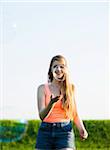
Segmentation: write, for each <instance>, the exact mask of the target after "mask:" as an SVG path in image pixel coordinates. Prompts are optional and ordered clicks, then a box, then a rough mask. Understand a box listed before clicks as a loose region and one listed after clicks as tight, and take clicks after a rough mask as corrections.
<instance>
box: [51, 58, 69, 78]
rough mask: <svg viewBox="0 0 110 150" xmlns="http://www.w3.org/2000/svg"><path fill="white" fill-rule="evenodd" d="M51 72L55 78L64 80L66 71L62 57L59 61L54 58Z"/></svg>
mask: <svg viewBox="0 0 110 150" xmlns="http://www.w3.org/2000/svg"><path fill="white" fill-rule="evenodd" d="M51 72H52V74H53V77H54V78H55V80H57V81H64V80H65V74H66V72H67V67H66V63H65V60H64V59H61V60H60V61H57V60H55V61H54V62H53V64H52V67H51Z"/></svg>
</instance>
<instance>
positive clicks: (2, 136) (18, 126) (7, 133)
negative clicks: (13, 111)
mask: <svg viewBox="0 0 110 150" xmlns="http://www.w3.org/2000/svg"><path fill="white" fill-rule="evenodd" d="M27 124H28V122H27V121H26V120H17V121H12V122H11V121H10V122H8V123H7V122H0V142H5V143H7V142H14V141H18V140H21V139H22V137H23V136H24V134H25V133H26V130H27V126H28V125H27Z"/></svg>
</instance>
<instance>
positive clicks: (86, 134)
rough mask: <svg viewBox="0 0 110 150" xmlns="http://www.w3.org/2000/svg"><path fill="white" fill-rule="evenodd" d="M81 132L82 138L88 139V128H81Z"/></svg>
mask: <svg viewBox="0 0 110 150" xmlns="http://www.w3.org/2000/svg"><path fill="white" fill-rule="evenodd" d="M79 134H80V138H81V139H82V140H85V139H87V137H88V133H87V131H86V129H81V130H80V131H79Z"/></svg>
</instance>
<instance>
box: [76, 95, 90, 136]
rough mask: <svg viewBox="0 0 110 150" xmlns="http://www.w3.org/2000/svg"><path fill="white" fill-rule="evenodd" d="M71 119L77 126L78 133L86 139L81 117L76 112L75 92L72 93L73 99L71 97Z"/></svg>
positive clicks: (86, 134)
mask: <svg viewBox="0 0 110 150" xmlns="http://www.w3.org/2000/svg"><path fill="white" fill-rule="evenodd" d="M73 104H74V105H73V111H74V112H73V121H74V123H75V125H76V127H77V129H78V130H79V134H80V137H81V139H86V138H87V137H88V133H87V131H86V129H85V126H84V124H83V121H82V120H81V118H80V117H79V115H78V112H77V106H76V102H75V94H74V99H73Z"/></svg>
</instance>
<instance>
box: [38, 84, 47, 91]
mask: <svg viewBox="0 0 110 150" xmlns="http://www.w3.org/2000/svg"><path fill="white" fill-rule="evenodd" d="M44 87H45V84H41V85H39V86H38V88H37V89H38V92H40V91H44Z"/></svg>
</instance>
